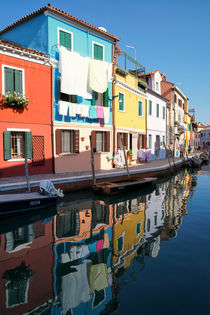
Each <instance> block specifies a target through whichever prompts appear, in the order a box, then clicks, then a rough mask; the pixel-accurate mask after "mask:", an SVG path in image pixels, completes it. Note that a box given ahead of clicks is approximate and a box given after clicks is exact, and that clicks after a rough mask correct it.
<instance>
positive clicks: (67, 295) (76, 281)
mask: <svg viewBox="0 0 210 315" xmlns="http://www.w3.org/2000/svg"><path fill="white" fill-rule="evenodd" d="M75 268H76V269H77V271H76V272H74V273H69V274H67V275H65V276H63V277H62V285H61V287H62V292H61V303H62V310H63V314H66V313H67V312H68V311H69V310H70V309H72V308H74V307H76V306H77V305H79V304H80V303H82V302H83V303H86V302H88V301H89V300H90V299H91V293H90V287H89V283H88V278H87V274H88V263H87V262H86V261H84V263H83V264H81V265H79V266H76V267H75Z"/></svg>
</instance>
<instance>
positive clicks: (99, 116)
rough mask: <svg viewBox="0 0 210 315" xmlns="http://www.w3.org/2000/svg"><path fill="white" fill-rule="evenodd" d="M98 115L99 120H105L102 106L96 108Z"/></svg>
mask: <svg viewBox="0 0 210 315" xmlns="http://www.w3.org/2000/svg"><path fill="white" fill-rule="evenodd" d="M96 115H97V118H99V119H103V118H104V110H103V107H102V106H96Z"/></svg>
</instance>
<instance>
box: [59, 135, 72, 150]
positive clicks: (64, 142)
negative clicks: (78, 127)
mask: <svg viewBox="0 0 210 315" xmlns="http://www.w3.org/2000/svg"><path fill="white" fill-rule="evenodd" d="M61 147H62V153H74V130H62V131H61Z"/></svg>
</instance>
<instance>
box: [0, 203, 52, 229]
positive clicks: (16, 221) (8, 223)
mask: <svg viewBox="0 0 210 315" xmlns="http://www.w3.org/2000/svg"><path fill="white" fill-rule="evenodd" d="M56 213H57V207H50V208H46V209H44V211H43V209H37V210H36V213H34V212H32V213H31V212H30V213H28V212H27V213H25V214H22V215H20V216H18V217H17V216H14V217H11V216H10V217H9V218H5V219H3V220H0V233H1V234H3V233H7V232H10V231H12V230H16V229H18V228H20V227H22V226H26V225H28V224H33V223H35V222H37V221H40V220H42V221H43V220H45V221H46V222H47V221H49V218H51V217H52V216H54V215H56Z"/></svg>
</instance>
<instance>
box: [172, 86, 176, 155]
mask: <svg viewBox="0 0 210 315" xmlns="http://www.w3.org/2000/svg"><path fill="white" fill-rule="evenodd" d="M172 88H173V93H172V97H173V99H172V105H173V106H172V107H173V110H174V121H173V124H174V125H173V131H174V139H173V140H174V143H173V149H174V156H176V155H175V152H176V151H175V142H176V141H175V139H176V136H175V102H174V96H175V86H173V87H172Z"/></svg>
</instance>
